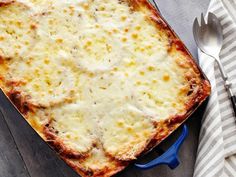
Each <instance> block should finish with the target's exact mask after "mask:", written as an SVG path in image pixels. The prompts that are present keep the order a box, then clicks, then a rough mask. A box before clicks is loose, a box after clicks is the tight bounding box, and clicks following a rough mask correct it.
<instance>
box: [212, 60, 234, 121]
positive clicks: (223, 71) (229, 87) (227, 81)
mask: <svg viewBox="0 0 236 177" xmlns="http://www.w3.org/2000/svg"><path fill="white" fill-rule="evenodd" d="M216 61H217V64H218V66H219V69H220V73H221V75H222V78H223V80H224V82H225V83H224V85H225V88H226V90H227V92H228V95H229V97H230V100H231V103H232V107H233V110H234V115H235V117H236V96H235V95H234V94H233V91H232V89H231V86H232V83H231V82H230V81H229V80H228V75H227V73H226V72H225V70H224V66H223V65H222V63H221V62H220V58H219V57H216Z"/></svg>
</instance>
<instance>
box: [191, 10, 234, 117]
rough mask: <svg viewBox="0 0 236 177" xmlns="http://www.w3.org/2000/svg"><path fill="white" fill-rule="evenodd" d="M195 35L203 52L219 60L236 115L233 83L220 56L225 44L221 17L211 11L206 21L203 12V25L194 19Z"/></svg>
mask: <svg viewBox="0 0 236 177" xmlns="http://www.w3.org/2000/svg"><path fill="white" fill-rule="evenodd" d="M193 36H194V39H195V41H196V43H197V46H198V48H199V49H200V50H201V51H202V52H203V53H205V54H207V55H209V56H211V57H213V58H214V59H215V61H216V62H217V64H218V66H219V69H220V73H221V75H222V78H223V80H224V85H225V88H226V90H227V92H228V95H229V97H230V99H231V102H232V107H233V110H234V114H235V116H236V96H235V95H234V94H233V91H232V88H231V87H232V83H231V82H230V81H229V80H228V76H227V73H226V72H225V70H224V67H223V65H222V63H221V61H220V57H219V55H220V51H221V48H222V45H223V32H222V27H221V24H220V21H219V19H218V18H217V17H216V16H215V15H214V14H213V13H211V12H209V13H208V19H207V23H206V22H205V20H204V17H203V14H201V25H199V23H198V20H197V18H195V20H194V23H193Z"/></svg>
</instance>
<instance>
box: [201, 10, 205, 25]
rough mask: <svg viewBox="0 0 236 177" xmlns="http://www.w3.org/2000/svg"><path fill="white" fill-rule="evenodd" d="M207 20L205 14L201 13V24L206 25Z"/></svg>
mask: <svg viewBox="0 0 236 177" xmlns="http://www.w3.org/2000/svg"><path fill="white" fill-rule="evenodd" d="M205 24H206V23H205V20H204V16H203V13H201V26H203V25H205Z"/></svg>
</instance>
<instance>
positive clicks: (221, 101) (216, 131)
mask: <svg viewBox="0 0 236 177" xmlns="http://www.w3.org/2000/svg"><path fill="white" fill-rule="evenodd" d="M208 12H213V13H214V14H215V15H216V16H217V17H218V18H219V19H220V22H221V25H222V26H223V35H224V43H223V48H222V51H221V54H220V59H221V62H222V64H223V66H224V68H225V70H226V72H227V73H228V75H229V79H230V80H231V81H232V83H233V85H232V87H233V92H234V93H235V94H236V0H212V1H211V3H210V5H209V9H208ZM199 63H200V66H201V67H202V69H203V71H204V72H205V73H206V75H207V76H208V78H209V80H210V82H211V86H212V94H211V96H210V99H209V102H208V105H207V108H206V111H205V113H204V116H203V120H202V127H201V131H200V137H199V146H198V153H197V159H196V163H195V169H194V177H224V176H230V177H236V121H235V120H236V119H235V117H234V114H233V110H232V107H231V102H230V100H229V99H228V95H227V92H226V90H225V88H224V83H223V80H222V78H221V75H220V71H219V68H218V66H217V64H216V63H215V61H214V60H213V59H212V58H211V57H209V56H206V55H204V54H203V53H201V52H200V51H199Z"/></svg>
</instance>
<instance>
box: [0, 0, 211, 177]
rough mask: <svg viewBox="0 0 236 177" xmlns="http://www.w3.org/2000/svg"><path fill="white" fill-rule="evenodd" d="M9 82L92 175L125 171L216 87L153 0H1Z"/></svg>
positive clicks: (42, 130) (1, 47) (31, 118)
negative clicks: (154, 4)
mask: <svg viewBox="0 0 236 177" xmlns="http://www.w3.org/2000/svg"><path fill="white" fill-rule="evenodd" d="M0 87H1V88H2V90H3V91H4V92H5V93H6V95H7V96H8V97H9V98H10V99H11V101H12V102H13V103H14V104H15V106H16V107H17V108H18V110H19V111H20V112H21V114H22V115H23V116H24V117H25V119H26V120H27V121H28V122H29V123H30V125H31V126H32V127H33V128H34V129H35V130H36V131H37V132H38V133H39V135H40V136H41V137H42V138H43V139H44V140H45V141H46V142H48V143H49V144H50V146H51V147H53V148H54V149H55V150H56V151H57V153H58V154H59V155H60V156H61V158H62V159H64V160H65V161H66V162H67V163H68V164H69V165H70V166H71V167H72V168H74V169H75V170H76V171H77V172H78V173H79V174H80V175H81V176H84V177H88V176H92V177H102V176H103V177H109V176H112V175H114V174H115V173H117V172H119V171H121V170H122V169H124V168H125V167H126V166H127V165H128V164H129V163H130V162H131V161H133V160H135V159H136V158H137V157H138V156H139V155H140V154H141V153H143V152H145V151H147V150H148V149H151V148H152V147H154V146H155V145H157V144H158V143H159V142H161V141H162V140H163V139H164V138H166V137H167V136H168V135H169V134H170V133H171V132H172V131H173V130H175V129H176V128H177V127H178V126H179V125H180V124H181V123H182V122H183V121H184V120H185V119H186V118H187V117H188V116H189V115H190V114H191V113H192V111H193V110H194V109H195V108H196V107H197V106H198V105H199V104H200V103H201V102H202V101H203V100H204V99H205V98H206V97H207V96H208V95H209V93H210V85H209V82H208V81H207V80H206V79H205V77H204V76H203V75H202V73H201V71H200V70H199V68H198V67H197V65H196V64H195V62H194V61H193V59H192V57H191V56H190V54H189V53H188V51H187V50H186V48H185V47H184V45H183V43H182V42H181V41H180V40H179V39H178V38H177V37H176V35H175V34H174V33H173V32H172V31H171V29H170V27H169V26H168V25H167V24H166V22H164V21H163V20H162V18H161V17H160V15H159V14H158V13H157V12H156V11H155V10H154V8H153V7H152V6H151V5H150V4H149V3H148V2H147V1H146V0H0Z"/></svg>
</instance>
